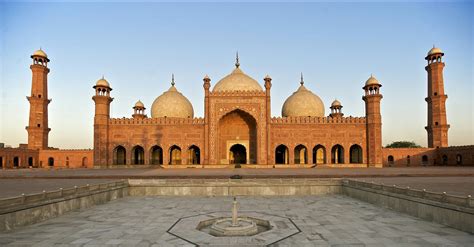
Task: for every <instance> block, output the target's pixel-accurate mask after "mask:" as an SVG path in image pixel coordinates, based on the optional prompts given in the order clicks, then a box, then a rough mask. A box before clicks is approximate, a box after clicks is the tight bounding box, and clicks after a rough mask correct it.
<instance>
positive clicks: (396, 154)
mask: <svg viewBox="0 0 474 247" xmlns="http://www.w3.org/2000/svg"><path fill="white" fill-rule="evenodd" d="M382 154H383V166H422V165H426V166H431V165H434V158H435V157H436V149H434V148H382ZM389 156H391V157H393V161H389ZM423 156H425V158H426V159H425V161H423Z"/></svg>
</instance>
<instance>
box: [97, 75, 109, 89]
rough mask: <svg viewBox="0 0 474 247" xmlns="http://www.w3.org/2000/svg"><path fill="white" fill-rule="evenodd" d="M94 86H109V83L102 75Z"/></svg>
mask: <svg viewBox="0 0 474 247" xmlns="http://www.w3.org/2000/svg"><path fill="white" fill-rule="evenodd" d="M95 86H96V87H110V84H109V82H108V81H107V80H106V79H105V78H104V77H103V76H102V78H100V79H99V80H98V81H97V82H96V84H95Z"/></svg>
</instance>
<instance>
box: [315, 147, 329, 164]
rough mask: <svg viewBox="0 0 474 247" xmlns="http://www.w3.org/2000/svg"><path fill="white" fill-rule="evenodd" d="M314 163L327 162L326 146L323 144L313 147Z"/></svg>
mask: <svg viewBox="0 0 474 247" xmlns="http://www.w3.org/2000/svg"><path fill="white" fill-rule="evenodd" d="M313 164H326V148H325V147H324V146H323V145H316V146H315V147H314V148H313Z"/></svg>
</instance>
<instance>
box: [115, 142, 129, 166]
mask: <svg viewBox="0 0 474 247" xmlns="http://www.w3.org/2000/svg"><path fill="white" fill-rule="evenodd" d="M126 154H127V151H126V150H125V148H124V147H123V146H117V147H116V148H115V149H114V164H115V165H125V164H126V157H127V156H126Z"/></svg>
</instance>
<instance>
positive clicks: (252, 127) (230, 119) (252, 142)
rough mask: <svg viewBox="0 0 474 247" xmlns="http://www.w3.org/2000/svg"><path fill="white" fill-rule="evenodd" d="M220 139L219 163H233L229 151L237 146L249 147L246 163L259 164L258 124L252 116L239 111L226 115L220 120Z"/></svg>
mask: <svg viewBox="0 0 474 247" xmlns="http://www.w3.org/2000/svg"><path fill="white" fill-rule="evenodd" d="M218 138H219V141H218V143H217V145H218V148H217V149H218V154H217V155H218V156H217V162H218V163H220V164H227V163H231V162H230V157H229V154H230V153H229V151H230V149H231V147H232V146H233V145H235V144H240V145H242V146H243V147H244V148H245V147H247V148H246V153H247V156H246V159H245V160H246V163H249V164H255V163H257V123H256V121H255V118H253V117H252V115H250V114H248V113H247V112H245V111H242V110H239V109H237V110H234V111H231V112H229V113H227V114H226V115H224V116H223V117H222V118H221V119H220V120H219V127H218ZM244 145H245V146H244ZM234 158H235V157H234ZM239 159H241V158H239ZM234 162H235V160H234Z"/></svg>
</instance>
